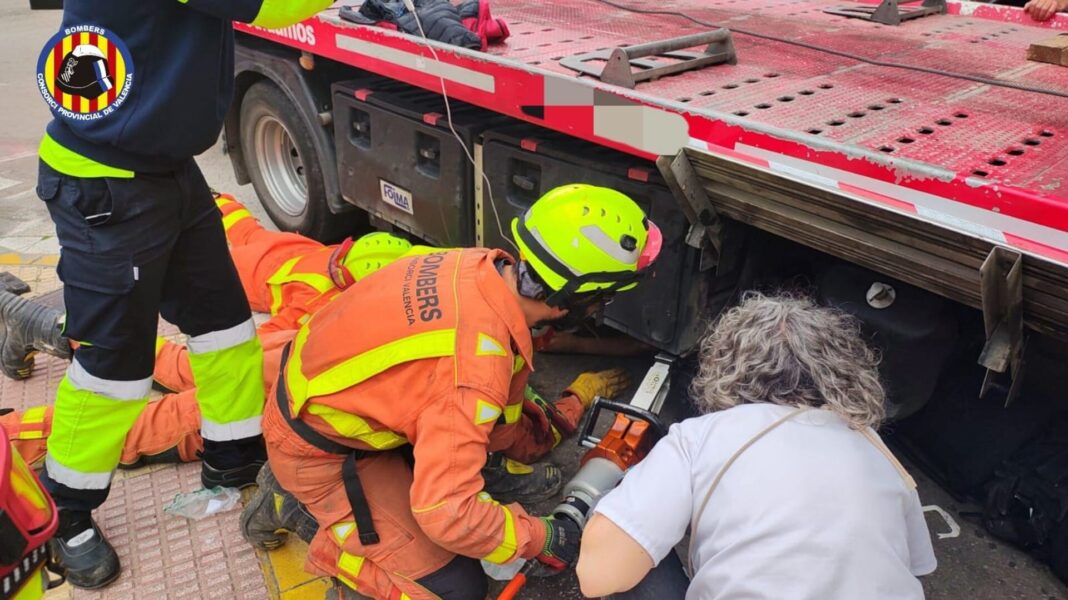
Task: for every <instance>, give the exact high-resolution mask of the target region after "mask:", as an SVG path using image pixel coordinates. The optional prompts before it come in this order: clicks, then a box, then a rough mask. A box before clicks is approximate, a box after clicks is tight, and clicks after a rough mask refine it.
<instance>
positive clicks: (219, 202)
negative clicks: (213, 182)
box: [215, 196, 234, 208]
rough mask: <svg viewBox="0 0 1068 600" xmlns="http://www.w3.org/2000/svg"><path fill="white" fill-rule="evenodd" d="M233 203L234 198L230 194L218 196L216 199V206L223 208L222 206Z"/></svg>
mask: <svg viewBox="0 0 1068 600" xmlns="http://www.w3.org/2000/svg"><path fill="white" fill-rule="evenodd" d="M233 203H234V199H233V198H231V197H229V196H219V197H218V198H216V199H215V206H218V207H219V208H222V207H224V206H226V205H227V204H233Z"/></svg>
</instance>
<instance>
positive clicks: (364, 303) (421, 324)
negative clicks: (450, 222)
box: [241, 185, 661, 600]
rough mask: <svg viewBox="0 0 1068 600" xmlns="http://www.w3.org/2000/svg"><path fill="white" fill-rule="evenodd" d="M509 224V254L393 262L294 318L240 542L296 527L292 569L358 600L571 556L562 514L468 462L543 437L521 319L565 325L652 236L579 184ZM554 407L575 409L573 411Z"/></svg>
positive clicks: (608, 197) (644, 256) (480, 590)
mask: <svg viewBox="0 0 1068 600" xmlns="http://www.w3.org/2000/svg"><path fill="white" fill-rule="evenodd" d="M512 230H513V234H514V237H515V239H516V241H517V243H518V246H519V250H520V256H519V260H518V261H516V260H515V259H513V258H512V257H511V256H509V255H508V254H506V253H505V252H503V251H499V250H487V249H465V250H453V251H447V252H442V253H439V254H429V255H420V256H414V257H410V258H404V259H402V260H399V261H397V262H395V263H393V264H391V265H389V266H387V267H385V268H383V269H381V270H380V271H378V272H376V273H375V274H374V275H372V276H370V277H368V278H366V279H365V280H363V281H361V282H360V283H358V284H356V285H355V286H353V287H352V288H350V289H348V290H346V291H344V292H342V293H341V294H340V296H339V297H338V298H336V299H335V300H334V301H332V302H331V303H330V304H329V305H328V306H326V307H324V308H323V309H322V310H320V311H319V312H317V313H316V314H315V315H314V316H313V317H312V318H311V319H310V320H309V321H308V322H307V323H306V324H305V325H304V326H302V327H301V329H300V331H299V332H298V333H297V335H296V337H295V338H294V340H293V342H292V344H290V345H287V347H286V349H285V351H284V352H283V357H282V364H281V376H280V378H279V380H278V382H277V384H276V385H275V387H274V389H273V390H272V391H271V393H270V394H269V401H268V402H267V406H266V409H265V413H266V416H265V417H264V431H265V439H266V440H267V448H268V464H267V465H266V466H265V467H264V468H263V469H262V470H261V471H260V475H259V477H258V478H257V481H258V483H259V490H258V491H257V493H256V495H255V496H254V497H253V498H252V500H251V501H250V502H249V504H248V505H247V506H246V508H245V510H244V512H243V513H242V516H241V526H242V532H243V533H244V535H245V536H246V538H247V539H248V540H249V541H250V542H252V543H253V544H255V545H257V546H259V547H261V548H270V547H274V546H277V545H279V544H281V543H282V542H283V541H284V537H283V536H284V534H282V533H279V532H280V531H294V532H297V533H298V534H299V535H301V536H302V537H309V536H310V537H311V538H312V539H311V542H310V544H309V551H308V556H307V562H306V569H307V570H308V571H310V572H312V573H314V574H319V575H328V576H331V577H335V578H336V579H337V580H338V581H340V582H341V583H342V584H344V586H346V587H347V588H348V589H354V590H356V592H357V593H359V594H362V595H366V596H371V597H374V598H405V597H406V598H411V599H412V600H419V599H424V598H446V599H468V598H472V599H474V598H477V599H479V600H481V599H483V598H485V594H486V580H485V576H484V574H483V571H482V568H481V565H480V563H479V559H483V560H486V561H489V562H493V563H506V562H509V561H512V560H514V559H516V558H520V557H521V558H527V559H532V558H537V559H538V560H539V561H541V562H542V563H544V564H547V565H550V566H551V568H553V569H563V568H565V567H567V566H568V565H570V564H571V562H572V561H573V560H574V559H575V557H576V556H577V552H578V541H579V539H578V538H579V531H578V527H577V525H574V524H573V523H571V522H569V521H566V520H565V521H557V520H554V519H552V518H545V517H542V518H538V517H534V516H531V515H529V514H528V513H527V512H526V511H525V510H524V509H523V508H522V507H521V506H519V505H518V504H508V505H505V504H501V503H500V502H499V501H498V500H496V499H495V498H493V497H492V496H491V495H490V494H488V493H486V492H485V491H484V489H483V481H482V477H481V476H480V474H479V473H480V470H481V468H482V466H483V464H484V463H485V457H486V453H487V452H488V451H500V452H503V453H504V454H505V455H506V456H508V457H510V458H513V459H515V460H520V461H530V460H533V459H537V458H538V457H540V456H543V455H544V454H545V453H547V452H548V451H549V450H550V449H551V448H552V447H553V445H554V443H555V442H554V439H553V437H552V435H549V434H548V433H547V432H546V430H545V428H544V426H543V425H542V422H543V420H544V413H542V412H541V411H537V410H535V411H531V410H528V408H527V407H526V405H525V403H524V393H523V391H524V389H525V387H526V381H527V377H528V376H529V374H530V372H531V368H532V367H531V360H532V341H531V336H530V328H531V327H535V326H539V325H552V326H556V327H560V328H564V329H566V328H569V327H571V324H572V323H574V322H577V321H580V320H582V319H584V318H586V317H587V316H588V314H590V313H591V312H593V311H595V310H599V309H600V307H601V306H603V305H604V304H605V303H606V302H607V301H608V300H610V299H611V297H612V296H613V295H614V294H615V293H617V292H621V291H625V290H628V289H631V288H632V287H634V286H635V285H636V284H637V280H638V276H639V274H640V273H642V272H643V271H644V269H645V267H646V266H647V265H648V264H649V263H650V262H652V260H653V259H654V258H655V256H656V254H657V253H658V251H659V248H660V243H661V242H660V234H659V231H658V230H657V229H656V227H655V226H653V225H652V223H650V222H649V221H648V220H647V219H646V217H645V215H644V214H643V213H642V211H641V209H640V208H639V207H638V206H637V205H636V204H635V203H634V202H633V201H632V200H630V199H629V198H627V197H626V196H624V195H622V194H620V193H618V192H614V191H612V190H608V189H604V188H597V187H593V186H586V185H570V186H564V187H562V188H558V189H555V190H553V191H550V192H549V193H547V194H546V195H545V196H543V197H542V198H541V199H539V200H538V201H537V202H536V203H534V205H533V206H532V207H531V208H530V209H529V210H528V211H527V212H526V213H525V214H524V215H523V216H522V217H520V218H518V219H516V220H514V221H513V223H512ZM368 315H373V318H371V319H369V318H367V316H368ZM561 402H569V403H572V406H573V407H574V408H575V409H577V410H575V411H574V412H572V411H571V410H562V411H561V412H563V413H564V414H567V415H569V416H570V415H574V416H575V418H576V419H577V416H578V413H580V412H581V411H582V410H583V409H584V408H585V406H574V405H575V404H578V400H577V399H575V398H574V397H570V398H565V399H564V400H562V401H558V403H557V405H558V406H560V404H561ZM312 534H314V535H312Z"/></svg>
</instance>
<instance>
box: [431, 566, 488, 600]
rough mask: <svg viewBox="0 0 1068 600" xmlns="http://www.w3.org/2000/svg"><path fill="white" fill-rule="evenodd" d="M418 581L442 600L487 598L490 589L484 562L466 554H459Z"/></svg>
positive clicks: (480, 599) (481, 599) (479, 599)
mask: <svg viewBox="0 0 1068 600" xmlns="http://www.w3.org/2000/svg"><path fill="white" fill-rule="evenodd" d="M416 583H418V584H419V585H421V586H423V587H424V588H426V589H427V590H429V591H430V592H431V593H433V594H434V595H436V596H438V597H439V598H441V600H485V598H486V594H487V593H488V591H489V583H488V582H487V581H486V574H485V572H483V571H482V563H481V562H479V561H478V560H476V559H474V558H468V557H466V556H457V557H456V558H454V559H452V560H451V561H450V562H449V564H447V565H445V566H444V567H442V568H440V569H438V570H437V571H434V572H433V573H431V574H429V575H427V576H425V577H420V578H419V579H417V580H416Z"/></svg>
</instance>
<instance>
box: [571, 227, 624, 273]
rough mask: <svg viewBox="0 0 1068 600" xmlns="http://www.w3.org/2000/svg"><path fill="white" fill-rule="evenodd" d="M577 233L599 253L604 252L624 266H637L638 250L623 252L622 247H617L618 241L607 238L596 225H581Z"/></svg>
mask: <svg viewBox="0 0 1068 600" xmlns="http://www.w3.org/2000/svg"><path fill="white" fill-rule="evenodd" d="M579 231H581V232H582V235H584V236H586V239H587V240H589V241H590V243H591V244H593V245H594V246H597V248H598V249H600V251H601V252H604V253H605V254H607V255H608V256H611V257H612V258H614V259H616V260H618V261H619V262H621V263H623V264H625V265H636V264H638V250H637V248H635V249H634V250H624V249H623V246H620V245H619V241H618V240H613V239H612V238H610V237H608V234H607V233H605V232H604V230H603V229H601V228H600V227H598V226H597V225H583V226H582V228H581V229H579Z"/></svg>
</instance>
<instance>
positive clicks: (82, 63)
mask: <svg viewBox="0 0 1068 600" xmlns="http://www.w3.org/2000/svg"><path fill="white" fill-rule="evenodd" d="M133 82H134V64H133V60H132V59H131V57H130V51H129V50H128V49H127V48H126V44H124V43H123V42H122V40H121V39H119V37H118V36H116V35H115V34H113V33H111V32H110V31H108V30H106V29H104V28H102V27H96V26H93V25H81V26H77V27H67V28H65V29H63V30H62V31H60V32H59V33H57V34H56V35H54V36H53V37H52V39H50V40H49V41H48V43H47V44H45V47H44V49H42V50H41V56H40V58H38V60H37V88H38V90H39V91H40V92H41V96H43V97H44V99H45V102H47V103H48V106H49V107H51V109H52V112H53V113H55V114H56V115H57V116H59V117H62V118H64V119H70V120H75V121H92V120H95V119H100V118H102V117H106V116H107V115H109V114H111V113H113V112H114V111H115V110H117V109H118V108H119V107H120V106H122V105H123V103H125V102H126V98H127V97H128V96H129V94H130V88H131V86H132V85H133Z"/></svg>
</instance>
